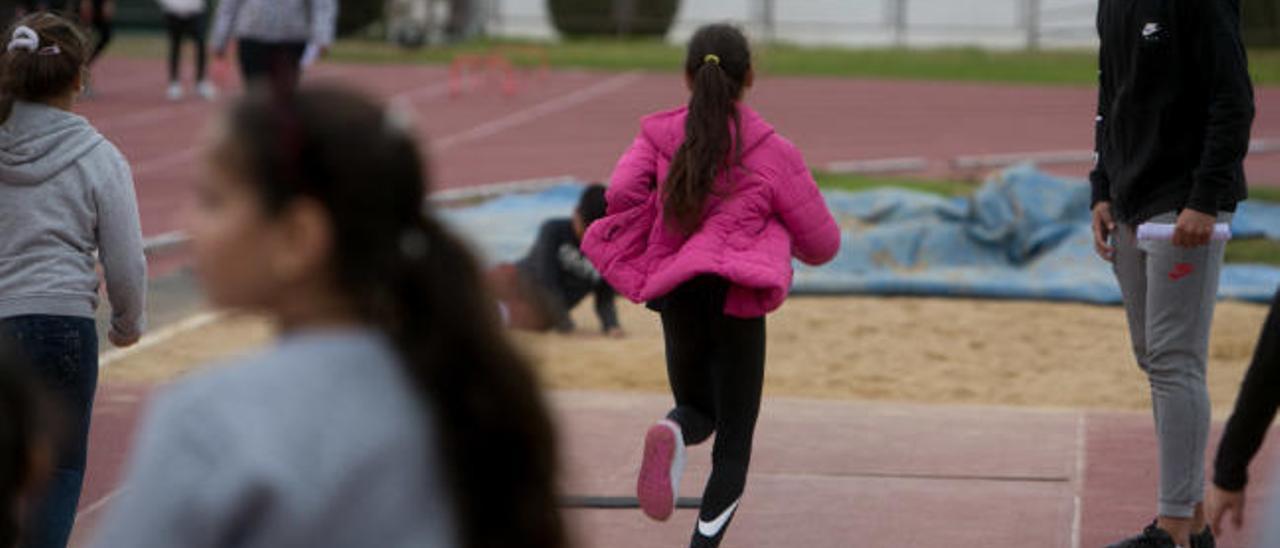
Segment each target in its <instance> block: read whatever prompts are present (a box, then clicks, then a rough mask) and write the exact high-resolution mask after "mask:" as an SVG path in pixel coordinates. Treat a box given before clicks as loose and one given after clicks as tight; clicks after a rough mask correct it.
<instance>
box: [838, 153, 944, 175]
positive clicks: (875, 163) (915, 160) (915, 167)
mask: <svg viewBox="0 0 1280 548" xmlns="http://www.w3.org/2000/svg"><path fill="white" fill-rule="evenodd" d="M928 169H929V159H928V158H925V157H922V156H908V157H904V158H877V159H873V160H845V161H839V162H831V163H829V164H827V171H830V172H832V173H855V174H857V173H862V174H877V173H902V172H907V171H926V170H928Z"/></svg>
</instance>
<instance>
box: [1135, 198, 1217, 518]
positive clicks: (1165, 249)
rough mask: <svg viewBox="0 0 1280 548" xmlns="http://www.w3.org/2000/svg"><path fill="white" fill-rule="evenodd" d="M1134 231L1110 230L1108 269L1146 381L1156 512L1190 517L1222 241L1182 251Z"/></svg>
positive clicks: (1203, 431)
mask: <svg viewBox="0 0 1280 548" xmlns="http://www.w3.org/2000/svg"><path fill="white" fill-rule="evenodd" d="M1230 219H1231V214H1229V213H1223V214H1221V215H1219V217H1218V221H1219V222H1227V221H1230ZM1176 220H1177V214H1176V213H1166V214H1163V215H1159V216H1156V217H1154V218H1152V219H1151V222H1156V223H1170V224H1172V223H1174V222H1175V221H1176ZM1135 229H1136V227H1135V226H1131V225H1119V226H1118V227H1117V229H1116V233H1115V236H1114V239H1113V244H1114V245H1115V263H1114V268H1115V273H1116V278H1117V279H1118V280H1119V281H1120V292H1121V294H1122V295H1123V297H1124V307H1125V312H1126V315H1127V316H1128V319H1129V336H1130V338H1131V339H1132V341H1133V353H1134V356H1135V357H1137V359H1138V366H1139V367H1141V368H1142V370H1143V371H1145V372H1146V373H1147V379H1148V380H1149V381H1150V383H1151V400H1152V407H1153V411H1154V413H1155V422H1156V437H1157V438H1158V440H1159V451H1160V496H1159V500H1160V504H1159V514H1160V515H1161V516H1164V517H1171V518H1190V517H1192V516H1193V515H1194V514H1195V506H1196V504H1198V503H1200V502H1202V501H1204V464H1205V462H1204V459H1205V446H1206V445H1207V443H1208V438H1209V421H1210V407H1209V389H1208V386H1207V385H1206V383H1205V370H1206V367H1207V363H1208V359H1209V328H1210V326H1211V325H1212V323H1213V308H1214V304H1215V302H1216V299H1217V294H1218V274H1219V272H1220V271H1221V269H1222V258H1223V253H1224V251H1225V249H1226V244H1225V243H1224V242H1211V243H1210V244H1209V245H1206V246H1201V247H1197V248H1193V249H1184V248H1180V247H1176V246H1174V245H1173V244H1172V243H1171V242H1155V241H1145V242H1138V241H1137V238H1136V234H1135Z"/></svg>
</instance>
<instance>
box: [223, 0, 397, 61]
mask: <svg viewBox="0 0 1280 548" xmlns="http://www.w3.org/2000/svg"><path fill="white" fill-rule="evenodd" d="M371 1H372V0H371ZM337 22H338V3H337V0H222V1H221V2H219V3H218V11H217V13H216V16H215V18H214V21H213V34H212V37H211V38H210V39H209V45H210V46H211V47H212V48H213V49H214V50H215V51H222V50H224V49H226V47H227V44H228V43H229V42H230V41H231V39H232V38H244V39H249V40H258V41H261V42H269V43H276V44H278V43H288V42H292V43H299V44H301V43H307V44H313V45H315V46H319V47H328V46H329V45H330V44H333V37H334V34H335V31H336V28H337Z"/></svg>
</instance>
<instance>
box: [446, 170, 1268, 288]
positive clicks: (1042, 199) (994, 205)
mask: <svg viewBox="0 0 1280 548" xmlns="http://www.w3.org/2000/svg"><path fill="white" fill-rule="evenodd" d="M580 191H581V187H579V186H577V185H574V184H570V183H566V184H565V185H560V186H555V187H553V188H550V189H548V190H545V191H542V192H538V193H533V194H511V195H505V196H501V197H498V198H495V199H493V200H490V201H487V202H485V203H482V204H479V205H475V206H470V207H463V208H453V209H448V210H446V213H445V218H446V219H447V221H448V222H449V223H451V224H452V225H454V226H455V227H456V228H458V229H459V230H460V231H461V232H462V233H463V234H464V235H467V236H468V237H469V238H471V239H472V241H473V242H475V243H476V245H477V247H478V248H479V249H480V250H481V251H482V254H483V255H484V256H485V257H486V259H487V260H488V261H490V262H498V261H510V260H514V259H516V258H518V257H520V255H521V254H523V253H524V252H525V251H526V250H527V249H528V247H529V245H530V244H531V243H532V242H533V238H534V237H535V236H536V234H537V229H538V226H539V224H540V223H541V221H542V220H544V219H547V218H550V217H557V216H561V217H562V216H567V215H568V214H569V212H571V211H572V210H573V207H574V205H575V204H576V203H577V198H578V194H579V192H580ZM826 197H827V203H828V205H829V206H830V208H831V210H832V212H833V213H834V214H835V215H836V219H837V221H838V222H839V223H840V226H841V227H842V229H843V232H844V238H843V243H842V245H841V250H840V253H839V254H838V255H837V256H836V258H835V260H834V261H832V262H831V263H829V264H826V265H823V266H821V267H816V268H815V267H808V266H804V265H800V264H799V263H797V269H796V278H795V291H796V292H797V293H823V294H874V295H936V296H951V297H961V296H963V297H982V298H1009V299H1014V298H1016V299H1039V300H1054V301H1078V302H1090V303H1118V302H1120V290H1119V287H1118V286H1117V284H1116V281H1115V277H1114V275H1113V274H1112V273H1111V268H1110V265H1109V264H1108V263H1106V262H1104V261H1103V260H1101V259H1099V258H1098V257H1097V256H1096V255H1094V252H1093V237H1092V234H1091V232H1090V228H1089V187H1088V185H1087V184H1085V183H1083V182H1080V181H1072V180H1065V179H1060V178H1056V177H1053V176H1049V175H1046V174H1044V173H1041V172H1039V171H1037V170H1035V169H1034V168H1032V167H1030V166H1020V167H1015V168H1010V169H1009V170H1006V171H1005V172H1004V173H1002V174H1000V175H997V176H995V177H993V178H992V179H991V180H989V181H988V182H987V183H985V184H984V185H983V186H982V187H981V188H979V189H978V190H977V191H976V192H975V193H974V194H973V195H972V196H969V197H964V198H945V197H939V196H935V195H931V194H926V193H920V192H912V191H908V190H901V189H882V190H872V191H866V192H858V193H850V192H841V191H831V192H827V193H826ZM1232 230H1233V232H1234V233H1235V236H1236V237H1237V238H1248V237H1267V238H1272V239H1280V205H1277V204H1269V203H1255V202H1245V203H1243V204H1241V205H1240V208H1239V211H1238V212H1237V214H1236V216H1235V219H1234V220H1233V222H1232ZM1277 286H1280V268H1275V267H1269V266H1260V265H1228V266H1226V267H1225V268H1224V269H1223V272H1222V282H1221V286H1220V289H1219V296H1220V297H1222V298H1232V299H1242V300H1249V301H1259V302H1265V301H1269V300H1270V299H1271V297H1272V295H1273V294H1274V293H1275V291H1276V288H1277Z"/></svg>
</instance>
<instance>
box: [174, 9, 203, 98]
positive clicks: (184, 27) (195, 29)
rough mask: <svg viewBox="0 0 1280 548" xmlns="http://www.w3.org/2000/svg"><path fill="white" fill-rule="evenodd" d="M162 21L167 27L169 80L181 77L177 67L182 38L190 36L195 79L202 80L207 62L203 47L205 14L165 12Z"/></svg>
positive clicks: (180, 59) (180, 54)
mask: <svg viewBox="0 0 1280 548" xmlns="http://www.w3.org/2000/svg"><path fill="white" fill-rule="evenodd" d="M164 21H165V23H166V24H167V25H168V27H169V81H170V82H177V81H179V80H181V79H182V78H181V75H180V73H179V70H180V69H179V68H178V66H179V65H180V64H181V63H182V39H183V38H188V37H190V38H191V41H192V42H194V43H195V45H196V81H198V82H203V81H204V79H205V78H204V77H205V65H206V64H207V62H208V59H207V53H206V52H205V47H204V34H205V15H204V14H203V13H199V14H196V15H189V16H186V17H182V16H178V15H173V14H171V13H166V14H165V16H164Z"/></svg>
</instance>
